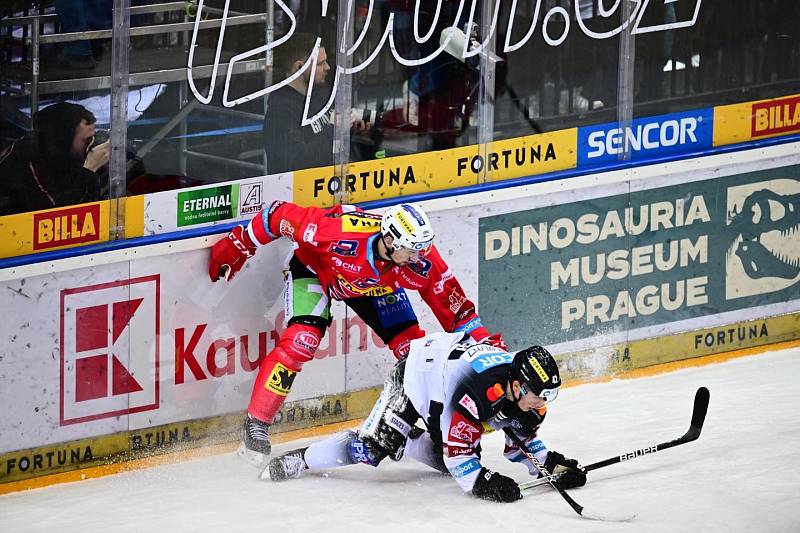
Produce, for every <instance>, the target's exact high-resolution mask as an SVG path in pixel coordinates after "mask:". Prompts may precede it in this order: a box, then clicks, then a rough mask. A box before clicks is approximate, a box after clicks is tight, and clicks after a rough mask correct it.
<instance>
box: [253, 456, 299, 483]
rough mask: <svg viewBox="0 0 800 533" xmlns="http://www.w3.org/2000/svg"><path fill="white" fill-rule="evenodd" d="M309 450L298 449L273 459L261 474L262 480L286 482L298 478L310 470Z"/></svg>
mask: <svg viewBox="0 0 800 533" xmlns="http://www.w3.org/2000/svg"><path fill="white" fill-rule="evenodd" d="M307 449H308V448H298V449H297V450H292V451H290V452H287V453H285V454H283V455H281V456H279V457H275V458H273V459H272V460H271V461H270V462H269V464H268V465H267V467H266V468H265V469H264V470H263V471H262V472H261V476H260V477H261V479H270V480H272V481H284V480H286V479H294V478H298V477H300V476H301V475H302V474H303V471H305V470H307V469H308V465H307V464H306V459H305V454H306V450H307Z"/></svg>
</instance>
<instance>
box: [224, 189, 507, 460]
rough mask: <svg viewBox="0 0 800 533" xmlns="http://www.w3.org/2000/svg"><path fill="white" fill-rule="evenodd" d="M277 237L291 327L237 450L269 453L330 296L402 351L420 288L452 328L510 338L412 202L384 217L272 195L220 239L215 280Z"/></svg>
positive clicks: (251, 455) (255, 455) (325, 321)
mask: <svg viewBox="0 0 800 533" xmlns="http://www.w3.org/2000/svg"><path fill="white" fill-rule="evenodd" d="M280 237H286V238H288V239H290V240H291V241H292V242H293V244H294V247H293V251H292V254H291V256H290V260H289V262H288V266H287V269H286V309H285V313H286V320H287V328H286V329H285V330H284V332H283V333H282V335H281V337H280V340H279V341H278V344H277V346H276V347H275V349H273V350H272V351H271V352H270V353H269V354H267V356H266V357H265V358H264V360H263V361H262V362H261V365H260V367H259V372H258V376H257V378H256V381H255V385H254V387H253V392H252V395H251V398H250V404H249V406H248V409H247V412H248V415H247V418H246V420H245V423H244V428H243V431H242V444H243V445H242V447H241V448H240V453H241V454H242V455H244V456H245V457H246V458H248V459H249V460H251V461H252V462H254V463H256V464H260V463H261V462H263V461H264V460H265V459H266V456H267V455H269V453H270V449H271V445H270V442H269V437H268V430H269V426H270V424H271V423H272V422H273V420H274V418H275V415H276V414H277V413H278V411H279V410H280V408H281V406H282V405H283V402H284V401H285V400H286V397H287V395H288V394H289V391H290V389H291V387H292V384H293V382H294V379H295V377H296V375H297V373H298V372H300V371H301V370H302V368H303V365H304V364H305V363H307V362H308V361H310V360H311V359H313V357H314V352H315V351H316V349H317V347H318V346H319V344H320V341H321V339H322V337H323V335H324V334H325V330H326V329H327V328H328V326H329V325H330V323H331V315H330V299H331V298H333V299H336V300H343V301H344V302H345V304H346V305H347V306H348V307H350V308H351V309H352V310H353V311H355V313H356V314H357V315H358V316H359V317H361V318H362V319H363V320H364V322H366V324H367V325H368V326H369V327H370V328H371V329H372V330H373V331H375V333H377V334H378V336H379V337H380V338H381V339H382V340H383V342H385V343H386V344H387V345H388V347H389V349H391V350H392V351H393V353H394V355H395V356H396V357H397V358H398V359H399V358H400V357H402V356H404V355H405V354H406V353H407V352H408V343H409V342H410V341H411V340H412V339H416V338H419V337H422V336H423V335H424V334H425V332H424V331H423V330H422V329H421V328H420V327H419V323H418V321H417V317H416V315H415V314H414V311H413V309H412V308H411V304H410V302H409V301H408V298H407V297H406V294H405V292H404V291H405V289H413V290H416V291H419V293H420V295H421V297H422V299H423V300H424V301H425V302H426V303H427V304H428V305H429V306H430V308H431V310H432V311H433V314H434V315H435V316H436V318H437V319H438V321H439V323H440V324H441V325H442V327H443V328H444V329H445V330H446V331H459V332H465V333H468V334H469V335H471V336H472V337H473V338H475V339H476V340H484V339H487V340H488V341H489V342H493V343H495V344H497V345H502V346H505V343H504V342H503V341H502V339H501V338H500V336H499V335H494V336H490V334H489V332H488V331H487V330H486V328H485V327H483V325H482V324H481V320H480V318H479V317H478V315H477V313H476V311H475V306H474V304H473V303H472V301H470V299H469V298H467V297H466V295H465V294H464V290H463V289H462V288H461V285H460V284H459V283H458V280H456V278H455V276H454V275H453V273H452V272H451V271H450V269H449V267H448V266H447V264H446V263H445V261H444V260H443V259H442V257H441V255H439V252H438V251H437V249H436V247H435V246H434V244H433V240H434V232H433V228H432V227H431V223H430V220H429V219H428V217H427V215H426V214H425V212H424V211H423V210H422V209H421V208H420V207H418V206H416V205H414V204H400V205H396V206H393V207H391V208H389V209H388V210H387V211H386V212H385V213H384V214H383V216H381V215H376V214H371V213H366V212H362V211H357V210H355V209H354V208H352V207H351V206H336V207H334V208H330V209H320V208H314V207H309V208H304V207H300V206H298V205H296V204H293V203H290V202H274V203H273V204H272V205H271V206H270V207H269V208H265V209H263V210H262V211H261V212H259V213H258V215H256V216H255V217H254V218H253V219H252V220H251V221H250V223H249V224H248V225H247V227H246V228H245V227H243V226H237V227H235V228H234V229H233V230H232V231H231V232H230V233H229V234H228V235H227V237H225V238H224V239H221V240H220V241H218V242H217V243H216V244H215V245H214V246H213V248H212V249H211V261H210V264H209V276H210V277H211V280H212V281H217V280H219V279H220V278H224V279H226V280H230V279H232V278H233V276H234V275H235V274H236V272H238V271H239V270H240V269H241V268H242V266H243V265H244V262H245V261H246V260H247V259H248V258H250V257H252V256H253V254H255V253H256V250H257V248H258V247H259V246H263V245H265V244H268V243H270V242H272V241H274V240H275V239H278V238H280Z"/></svg>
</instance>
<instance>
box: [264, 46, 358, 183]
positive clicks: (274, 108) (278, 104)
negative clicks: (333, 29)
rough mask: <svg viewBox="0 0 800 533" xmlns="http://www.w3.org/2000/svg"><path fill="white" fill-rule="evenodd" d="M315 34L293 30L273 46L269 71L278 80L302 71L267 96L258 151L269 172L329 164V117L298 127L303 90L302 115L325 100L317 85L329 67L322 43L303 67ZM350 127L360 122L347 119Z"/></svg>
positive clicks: (314, 112) (331, 147)
mask: <svg viewBox="0 0 800 533" xmlns="http://www.w3.org/2000/svg"><path fill="white" fill-rule="evenodd" d="M315 42H316V37H315V36H314V35H311V34H309V33H297V34H295V35H293V36H292V37H291V38H290V39H289V40H288V41H287V42H285V43H284V44H282V45H281V46H279V47H277V48H276V49H275V55H274V58H275V71H276V72H277V73H280V74H282V75H283V76H284V79H286V78H290V77H291V76H293V75H295V74H297V73H298V72H299V71H302V72H301V73H300V74H299V75H298V76H297V77H296V78H295V79H293V80H292V81H290V82H289V83H288V84H287V85H285V86H283V87H281V88H280V89H278V90H277V91H275V92H272V93H270V94H269V100H268V104H267V112H266V114H265V115H264V128H263V132H264V150H265V151H266V154H267V170H268V172H269V173H270V174H278V173H280V172H288V171H291V170H300V169H304V168H314V167H322V166H328V165H332V164H333V119H332V113H330V112H328V113H326V114H324V115H322V116H321V117H320V118H319V119H317V120H315V121H313V122H312V123H311V124H309V125H306V126H303V125H302V122H303V112H304V109H305V105H306V94H307V93H308V90H309V86H311V102H310V105H309V108H308V117H309V118H310V117H312V116H314V115H315V114H316V113H317V112H318V111H319V110H320V109H322V108H323V107H324V106H325V103H326V101H327V98H326V95H325V93H326V92H327V91H325V90H324V88H323V85H324V84H325V79H326V78H327V76H328V72H330V70H331V66H330V65H329V64H328V54H327V52H326V51H325V47H324V46H320V47H319V50H318V52H317V57H316V64H315V65H306V61H307V60H308V59H309V56H311V55H312V53H313V51H314V44H315ZM350 125H351V127H354V128H356V129H364V128H365V125H364V122H363V121H361V120H356V119H351V120H350Z"/></svg>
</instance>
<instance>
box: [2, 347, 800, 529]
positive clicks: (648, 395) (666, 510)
mask: <svg viewBox="0 0 800 533" xmlns="http://www.w3.org/2000/svg"><path fill="white" fill-rule="evenodd" d="M798 379H800V349H792V350H784V351H780V352H768V353H766V354H761V355H757V356H751V357H745V358H739V359H734V360H731V361H728V362H725V363H719V364H714V365H709V366H705V367H700V368H691V369H684V370H679V371H676V372H672V373H669V374H661V375H657V376H654V377H647V378H640V379H630V380H614V381H611V382H609V383H603V384H590V385H583V386H579V387H574V388H568V389H566V390H564V391H562V392H561V394H560V395H559V397H558V401H557V402H556V403H554V404H553V406H552V407H551V409H550V412H549V413H548V419H547V422H546V423H545V425H544V427H543V428H542V431H541V432H540V436H541V437H542V439H543V440H544V441H545V442H546V443H547V444H548V446H549V447H550V448H551V449H555V450H558V451H561V452H562V453H564V454H566V455H568V456H573V457H577V458H578V459H580V460H582V461H583V462H585V463H590V462H593V461H596V460H600V459H605V458H607V457H610V456H613V455H616V454H619V453H622V452H625V451H631V450H634V449H637V448H641V447H644V446H646V445H649V444H655V443H658V442H662V441H665V440H670V439H673V438H676V437H678V436H680V435H682V434H683V433H684V431H686V429H687V428H688V426H689V418H690V414H691V409H692V402H693V399H694V392H695V390H696V389H697V388H698V387H700V386H702V385H704V386H706V387H708V388H709V389H710V391H711V402H710V406H709V410H708V417H707V418H706V424H705V427H704V429H703V434H702V436H701V437H700V439H699V440H697V441H695V442H693V443H689V444H686V445H683V446H679V447H677V448H673V449H670V450H665V451H662V452H659V453H657V454H654V455H651V456H647V457H641V458H638V459H636V460H633V461H630V462H625V463H621V464H617V465H612V466H609V467H607V468H603V469H601V470H596V471H594V472H592V473H591V474H590V476H589V482H588V484H587V485H586V486H585V487H583V488H581V489H576V490H572V491H570V493H571V494H572V496H573V498H575V499H576V500H577V501H578V502H579V503H581V504H582V505H584V506H585V507H586V509H587V511H595V512H597V513H608V514H612V513H613V514H621V515H623V514H628V513H636V514H637V518H636V520H635V521H634V522H632V523H627V524H608V523H600V522H590V521H586V520H582V519H581V518H579V517H578V516H577V515H575V514H574V512H573V511H572V510H571V509H570V508H569V506H568V505H567V504H566V503H565V502H564V501H563V500H561V498H560V496H559V495H558V494H556V493H555V492H554V491H552V490H551V489H549V488H545V487H541V488H537V489H533V490H531V491H529V492H527V493H526V495H525V498H524V499H523V500H522V501H519V502H516V503H514V504H497V503H490V502H484V501H480V500H477V499H475V498H473V497H471V496H467V495H464V494H462V493H461V491H460V490H459V489H458V487H457V486H456V484H455V483H454V482H453V481H452V480H450V479H449V478H447V477H444V476H441V475H439V474H437V473H435V472H431V471H429V470H428V469H427V468H426V467H425V466H423V465H420V464H418V463H415V462H413V461H411V460H404V461H401V462H399V463H392V462H391V461H388V460H387V461H386V462H385V463H384V464H382V465H381V467H380V468H377V469H374V468H371V467H367V466H363V465H356V466H351V467H347V468H341V469H338V470H332V471H330V472H326V473H325V474H319V475H314V476H308V477H305V478H302V479H299V480H292V481H287V482H284V483H272V482H268V481H259V480H258V479H257V471H256V470H255V469H254V468H253V467H252V466H250V465H248V464H246V463H244V462H242V461H241V460H239V459H237V458H236V457H235V455H234V454H226V455H221V456H216V457H210V458H205V459H197V460H193V461H189V462H186V463H182V464H175V465H169V466H162V467H156V468H151V469H147V470H141V471H135V472H128V473H124V474H119V475H115V476H110V477H106V478H99V479H93V480H88V481H83V482H80V483H72V484H66V485H58V486H54V487H49V488H44V489H38V490H32V491H27V492H22V493H14V494H9V495H5V496H0V531H2V532H4V533H14V532H27V531H42V532H47V533H68V532H73V531H81V532H84V533H91V532H102V533H115V532H127V531H130V532H137V533H138V532H146V531H168V532H184V531H185V532H215V533H218V532H227V531H231V532H240V531H269V532H275V533H287V532H293V531H309V532H311V531H314V532H316V531H319V532H325V533H333V532H343V533H366V532H372V531H376V532H377V531H380V532H385V531H388V532H393V531H396V532H402V533H410V532H414V533H416V532H434V531H435V532H440V531H446V532H459V533H468V532H469V533H471V532H480V531H487V532H488V531H491V532H493V533H501V532H503V533H504V532H523V531H524V532H535V531H542V532H555V531H558V532H559V533H571V532H595V531H597V532H605V531H608V532H612V531H613V532H617V531H622V532H647V533H651V532H665V533H666V532H669V533H678V532H701V531H702V532H747V533H754V532H769V533H778V532H786V533H789V532H798V531H800V422H798V410H800V387H798V383H797V381H798ZM304 442H308V441H307V440H306V441H295V442H292V443H287V444H283V445H280V446H277V447H276V452H277V453H281V452H283V451H285V450H288V449H291V448H294V447H297V446H299V445H301V444H303V443H304ZM501 449H502V438H501V435H499V434H493V435H489V436H487V437H486V438H485V439H484V453H483V457H484V460H483V462H484V464H485V465H486V466H488V467H490V468H492V469H495V470H498V471H501V472H503V473H506V474H509V475H513V476H514V477H515V478H516V479H518V480H519V481H525V480H527V479H529V478H528V476H527V471H526V470H525V469H524V467H522V466H521V465H513V464H511V463H508V462H507V461H506V460H505V459H504V458H503V457H502V455H501V451H502V450H501Z"/></svg>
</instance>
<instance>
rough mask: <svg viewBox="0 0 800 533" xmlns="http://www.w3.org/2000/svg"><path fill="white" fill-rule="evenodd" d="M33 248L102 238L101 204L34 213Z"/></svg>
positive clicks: (51, 246)
mask: <svg viewBox="0 0 800 533" xmlns="http://www.w3.org/2000/svg"><path fill="white" fill-rule="evenodd" d="M33 226H34V230H33V249H34V250H44V249H47V248H55V247H57V246H66V245H70V244H81V243H87V242H93V241H99V240H100V204H92V205H84V206H80V207H69V208H66V209H59V210H57V211H47V212H45V213H36V214H34V215H33Z"/></svg>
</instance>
